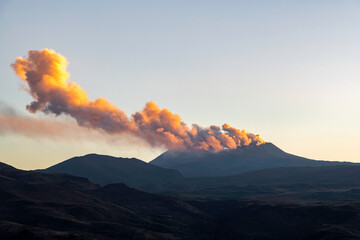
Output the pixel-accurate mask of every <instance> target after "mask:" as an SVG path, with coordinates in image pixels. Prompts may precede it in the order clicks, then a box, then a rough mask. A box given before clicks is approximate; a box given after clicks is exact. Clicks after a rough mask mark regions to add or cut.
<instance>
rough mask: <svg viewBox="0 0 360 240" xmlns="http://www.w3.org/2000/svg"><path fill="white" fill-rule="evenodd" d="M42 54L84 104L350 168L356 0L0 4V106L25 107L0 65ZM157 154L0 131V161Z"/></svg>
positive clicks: (359, 11)
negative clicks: (141, 113)
mask: <svg viewBox="0 0 360 240" xmlns="http://www.w3.org/2000/svg"><path fill="white" fill-rule="evenodd" d="M42 48H50V49H54V50H55V51H57V52H58V53H61V54H62V55H64V56H65V57H66V58H67V59H68V61H69V63H70V64H69V68H68V70H69V72H70V75H71V77H70V80H71V81H75V82H76V83H78V84H79V85H80V86H81V87H82V88H83V89H84V90H85V91H86V92H88V93H89V96H90V98H91V99H95V98H97V97H104V98H107V99H108V100H109V101H110V102H112V103H114V104H115V105H116V106H118V107H119V108H120V109H123V110H124V111H125V112H126V113H127V114H129V115H130V114H131V113H133V112H135V111H138V110H141V109H142V108H143V107H144V105H145V103H146V102H147V101H150V100H152V101H154V102H155V103H156V104H158V105H159V106H160V107H161V108H168V109H169V110H170V111H172V112H175V113H177V114H179V115H180V116H181V117H182V119H183V120H184V121H185V122H186V123H187V124H192V123H198V124H199V125H201V126H204V127H205V126H209V125H213V124H216V125H222V124H223V123H225V122H226V123H229V124H230V125H233V126H234V127H236V128H240V129H246V130H247V131H250V132H254V133H257V134H260V135H261V136H262V137H263V138H264V140H265V141H269V142H273V143H274V144H275V145H277V146H278V147H280V148H281V149H283V150H284V151H287V152H290V153H293V154H296V155H301V156H304V157H309V158H314V159H323V160H340V161H355V162H360V2H359V1H329V0H324V1H80V0H79V1H1V2H0V104H2V105H7V106H11V107H12V108H14V109H15V110H16V111H18V112H20V113H21V114H23V115H24V116H29V117H38V116H41V117H43V118H54V116H43V114H35V115H36V116H34V115H33V114H30V113H28V112H27V111H26V110H25V106H26V105H27V104H29V103H30V102H31V101H32V98H31V97H30V96H29V95H28V93H27V92H25V91H24V90H22V89H21V88H22V87H21V85H22V81H21V80H20V79H19V78H18V77H17V76H16V75H15V74H14V72H13V70H12V69H11V67H10V64H11V63H13V62H14V60H15V58H16V57H18V56H25V55H26V54H27V52H28V50H29V49H42ZM162 151H164V149H151V148H149V147H146V146H144V145H138V144H136V143H134V141H130V142H129V141H127V139H119V140H118V141H107V140H103V139H101V138H99V139H96V138H89V139H86V138H82V139H79V140H78V141H77V140H76V139H71V140H64V139H56V140H51V139H49V138H33V137H27V136H24V135H21V134H13V133H6V132H5V133H4V132H2V133H1V132H0V161H2V162H5V163H8V164H11V165H13V166H15V167H18V168H23V169H35V168H44V167H48V166H50V165H53V164H55V163H58V162H60V161H63V160H65V159H67V158H70V157H73V156H75V155H83V154H86V153H91V152H96V153H102V154H110V155H115V156H122V157H132V156H134V157H138V158H141V159H143V160H146V161H149V160H152V159H153V158H154V157H156V156H157V155H158V154H160V153H161V152H162Z"/></svg>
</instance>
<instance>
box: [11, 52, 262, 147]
mask: <svg viewBox="0 0 360 240" xmlns="http://www.w3.org/2000/svg"><path fill="white" fill-rule="evenodd" d="M67 65H68V62H67V60H66V58H65V57H64V56H62V55H60V54H58V53H56V52H55V51H54V50H50V49H42V50H40V51H37V50H30V51H29V52H28V58H22V57H18V58H16V61H15V63H13V64H12V65H11V66H12V67H13V69H14V71H15V72H16V74H17V75H18V76H19V77H20V78H21V79H22V80H24V81H25V82H26V83H27V85H28V86H29V92H30V94H31V95H32V97H33V98H34V101H33V102H32V103H30V104H29V105H28V106H27V109H28V111H30V112H31V113H35V112H37V111H42V112H44V113H53V114H56V115H60V114H67V115H70V116H71V117H73V118H74V119H75V120H76V121H77V123H78V124H79V125H81V126H87V127H90V128H94V129H102V130H105V131H106V132H108V133H109V134H120V133H126V134H130V135H133V136H136V137H141V138H143V139H145V140H146V141H147V142H148V143H150V144H151V145H153V146H164V147H166V148H168V149H171V150H206V151H214V152H216V151H220V150H222V149H224V148H231V149H234V148H237V147H240V146H247V145H250V144H257V145H259V144H263V143H264V140H262V139H261V138H260V136H259V135H255V134H252V133H248V132H246V131H245V130H242V131H240V130H239V129H236V128H233V127H231V126H229V125H228V124H224V125H223V126H222V128H220V127H218V126H210V127H208V128H202V127H200V126H198V125H196V124H194V125H193V126H192V127H191V128H190V127H188V126H187V125H186V124H185V123H184V122H183V121H182V119H181V117H180V116H179V115H177V114H174V113H172V112H170V111H169V110H168V109H160V108H159V107H158V106H157V105H156V104H155V103H153V102H148V103H146V106H145V108H144V109H143V110H142V111H140V112H136V113H134V114H132V116H131V117H130V118H129V117H127V115H126V114H125V112H124V111H122V110H120V109H118V108H117V107H116V106H115V105H113V104H111V103H110V102H109V101H108V100H107V99H104V98H98V99H96V100H95V101H92V100H90V99H89V97H88V94H87V93H86V92H85V91H84V90H83V89H82V88H81V87H80V86H78V85H77V84H76V83H74V82H68V79H69V76H70V74H69V73H68V72H67V70H66V68H67Z"/></svg>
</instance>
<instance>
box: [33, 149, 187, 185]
mask: <svg viewBox="0 0 360 240" xmlns="http://www.w3.org/2000/svg"><path fill="white" fill-rule="evenodd" d="M40 171H41V172H47V173H67V174H71V175H75V176H80V177H85V178H88V179H89V180H90V181H91V182H93V183H96V184H100V185H102V186H103V185H106V184H110V183H125V184H126V185H128V186H131V187H134V188H137V189H140V190H146V191H155V190H159V188H161V185H164V184H167V183H171V182H172V181H175V180H178V179H181V178H182V176H181V174H180V173H179V172H177V171H176V170H171V169H164V168H161V167H158V166H155V165H152V164H148V163H146V162H143V161H141V160H139V159H136V158H115V157H111V156H105V155H97V154H89V155H85V156H81V157H74V158H71V159H69V160H66V161H64V162H61V163H59V164H56V165H54V166H52V167H49V168H47V169H44V170H40Z"/></svg>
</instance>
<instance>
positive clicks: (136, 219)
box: [0, 163, 360, 240]
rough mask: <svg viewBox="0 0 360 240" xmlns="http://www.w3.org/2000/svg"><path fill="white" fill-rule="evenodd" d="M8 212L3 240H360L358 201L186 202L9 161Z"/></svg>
mask: <svg viewBox="0 0 360 240" xmlns="http://www.w3.org/2000/svg"><path fill="white" fill-rule="evenodd" d="M321 168H322V167H321ZM333 171H334V170H333ZM260 175H261V174H260ZM284 177H285V176H284ZM248 195H249V193H248ZM0 212H1V214H0V239H2V240H45V239H46V240H70V239H78V240H85V239H93V240H110V239H125V240H126V239H139V240H143V239H163V240H165V239H166V240H175V239H188V240H195V239H202V240H215V239H223V240H230V239H245V240H250V239H252V240H254V239H257V240H275V239H294V240H301V239H310V240H315V239H316V240H329V239H359V238H360V230H359V226H360V203H359V201H358V200H356V201H353V202H350V203H347V202H345V201H344V202H341V203H339V202H336V203H331V202H330V203H328V202H316V203H306V202H301V203H293V202H292V203H290V202H285V203H283V202H281V201H277V200H271V201H258V200H250V201H249V200H245V201H236V200H226V201H223V200H216V201H212V200H208V199H206V196H205V198H203V199H202V200H201V201H195V200H191V201H184V200H183V199H181V198H177V197H170V196H163V195H157V194H151V193H145V192H141V191H138V190H135V189H132V188H129V187H128V186H126V185H124V184H110V185H107V186H104V187H100V186H98V185H95V184H92V183H90V182H89V181H88V180H87V179H84V178H81V177H74V176H70V175H67V174H53V173H39V172H34V171H22V170H18V169H15V168H13V167H11V166H8V165H5V164H1V163H0Z"/></svg>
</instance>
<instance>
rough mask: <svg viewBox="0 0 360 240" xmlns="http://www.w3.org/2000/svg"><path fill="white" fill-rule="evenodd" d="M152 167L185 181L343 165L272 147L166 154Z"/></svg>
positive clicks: (152, 162)
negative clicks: (173, 171)
mask: <svg viewBox="0 0 360 240" xmlns="http://www.w3.org/2000/svg"><path fill="white" fill-rule="evenodd" d="M150 163H151V164H153V165H156V166H159V167H163V168H169V169H176V170H178V171H179V172H180V173H181V174H182V175H183V176H186V177H210V176H214V177H215V176H230V175H236V174H239V173H245V172H251V171H256V170H262V169H270V168H279V167H317V166H333V165H339V164H341V165H343V164H350V165H351V164H354V163H346V162H333V161H317V160H311V159H307V158H303V157H299V156H295V155H292V154H289V153H286V152H284V151H282V150H281V149H280V148H278V147H276V146H275V145H274V144H272V143H265V144H263V145H259V146H256V145H250V146H244V147H240V148H238V149H228V150H223V151H220V152H217V153H212V152H206V151H197V152H173V151H167V152H165V153H163V154H161V155H160V156H158V157H157V158H155V159H154V160H152V161H151V162H150Z"/></svg>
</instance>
